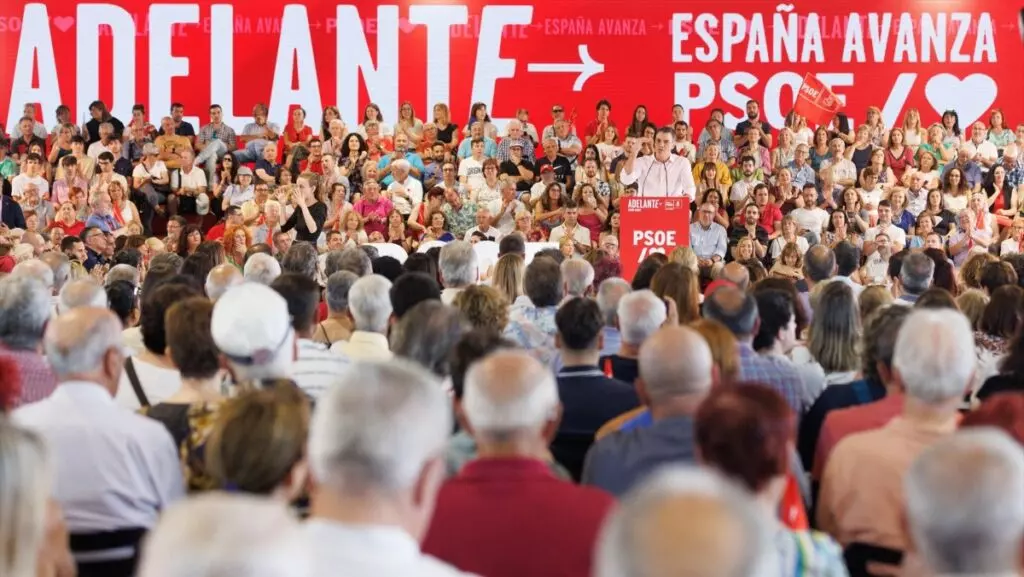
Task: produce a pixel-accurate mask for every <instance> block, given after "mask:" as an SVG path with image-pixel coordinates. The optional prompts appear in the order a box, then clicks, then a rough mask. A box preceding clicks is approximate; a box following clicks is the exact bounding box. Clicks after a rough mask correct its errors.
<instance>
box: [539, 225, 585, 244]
mask: <svg viewBox="0 0 1024 577" xmlns="http://www.w3.org/2000/svg"><path fill="white" fill-rule="evenodd" d="M567 232H568V231H567V230H566V228H565V225H564V224H560V225H558V226H556V227H555V228H553V229H551V236H549V237H548V242H554V243H557V242H559V241H561V240H562V237H564V236H565V235H566V234H567ZM572 238H573V240H575V241H576V242H578V243H580V244H583V245H586V246H590V229H588V228H587V227H585V226H582V225H579V224H577V225H576V228H575V229H573V231H572Z"/></svg>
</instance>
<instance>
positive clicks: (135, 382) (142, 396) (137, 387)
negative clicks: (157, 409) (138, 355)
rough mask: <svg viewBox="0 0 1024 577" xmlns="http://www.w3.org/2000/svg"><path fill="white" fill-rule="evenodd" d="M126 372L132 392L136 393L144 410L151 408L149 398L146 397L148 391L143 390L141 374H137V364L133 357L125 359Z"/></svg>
mask: <svg viewBox="0 0 1024 577" xmlns="http://www.w3.org/2000/svg"><path fill="white" fill-rule="evenodd" d="M124 370H125V372H126V373H127V374H128V382H130V383H131V384H132V390H133V391H135V397H136V398H137V399H139V404H140V405H141V406H142V407H143V408H147V407H149V398H147V397H146V391H144V390H143V389H142V383H141V382H139V374H138V373H137V372H135V363H133V362H132V358H131V357H128V358H127V359H125V361H124Z"/></svg>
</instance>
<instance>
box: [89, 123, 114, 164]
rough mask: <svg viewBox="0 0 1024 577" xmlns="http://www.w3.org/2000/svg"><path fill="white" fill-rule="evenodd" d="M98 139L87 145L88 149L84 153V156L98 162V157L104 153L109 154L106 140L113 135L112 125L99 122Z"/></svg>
mask: <svg viewBox="0 0 1024 577" xmlns="http://www.w3.org/2000/svg"><path fill="white" fill-rule="evenodd" d="M99 131H100V139H99V140H97V141H96V142H94V143H92V144H90V145H89V149H88V150H87V151H86V153H85V154H86V156H88V157H89V158H92V159H93V160H99V158H100V155H101V154H103V153H104V152H110V149H109V148H107V145H106V144H103V143H104V142H106V141H107V138H109V137H111V136H113V135H114V125H113V124H111V123H109V122H101V123H100V127H99Z"/></svg>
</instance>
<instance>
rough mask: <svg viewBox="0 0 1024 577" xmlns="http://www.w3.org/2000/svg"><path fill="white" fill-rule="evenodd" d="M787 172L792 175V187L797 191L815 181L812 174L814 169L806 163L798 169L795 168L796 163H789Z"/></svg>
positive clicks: (815, 177)
mask: <svg viewBox="0 0 1024 577" xmlns="http://www.w3.org/2000/svg"><path fill="white" fill-rule="evenodd" d="M789 171H790V172H792V173H793V186H795V187H797V188H799V189H803V187H804V185H805V184H807V183H808V182H809V183H811V184H815V182H816V181H817V176H816V175H815V174H814V168H813V167H811V165H810V164H808V163H806V162H805V163H804V165H803V166H801V167H800V168H797V167H796V162H790V163H789Z"/></svg>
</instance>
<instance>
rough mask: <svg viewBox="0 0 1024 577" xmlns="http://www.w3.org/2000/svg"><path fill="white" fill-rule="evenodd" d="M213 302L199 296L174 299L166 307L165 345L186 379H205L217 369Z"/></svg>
mask: <svg viewBox="0 0 1024 577" xmlns="http://www.w3.org/2000/svg"><path fill="white" fill-rule="evenodd" d="M212 318H213V303H212V302H210V300H209V299H205V298H203V297H191V298H187V299H184V300H181V301H178V302H176V303H174V304H173V305H171V308H169V309H167V315H166V321H165V324H166V331H167V337H166V340H167V346H168V348H170V349H171V350H170V354H171V361H172V362H174V366H175V367H176V368H177V369H178V372H179V373H181V376H182V377H183V378H186V379H208V378H210V377H212V376H214V375H216V374H217V371H218V370H219V369H220V351H219V350H218V349H217V345H216V343H214V342H213V334H212V333H211V332H210V319H212Z"/></svg>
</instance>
